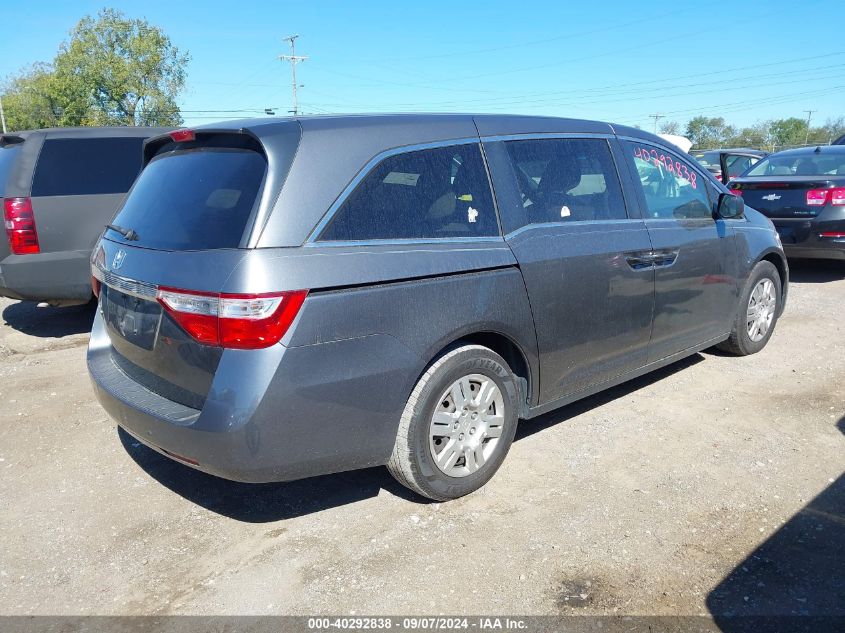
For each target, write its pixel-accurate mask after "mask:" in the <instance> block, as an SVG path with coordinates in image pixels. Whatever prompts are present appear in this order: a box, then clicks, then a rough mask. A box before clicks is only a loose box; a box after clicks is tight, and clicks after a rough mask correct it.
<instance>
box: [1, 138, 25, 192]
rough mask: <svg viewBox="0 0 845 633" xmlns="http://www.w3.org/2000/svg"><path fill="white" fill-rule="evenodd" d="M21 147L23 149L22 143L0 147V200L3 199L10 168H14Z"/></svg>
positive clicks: (10, 171)
mask: <svg viewBox="0 0 845 633" xmlns="http://www.w3.org/2000/svg"><path fill="white" fill-rule="evenodd" d="M21 147H23V143H16V144H15V145H6V146H5V147H0V198H2V197H3V192H4V191H5V189H6V181H7V180H9V176H10V175H11V173H12V167H14V166H15V159H16V158H17V157H18V156H20V155H21Z"/></svg>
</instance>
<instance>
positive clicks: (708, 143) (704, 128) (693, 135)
mask: <svg viewBox="0 0 845 633" xmlns="http://www.w3.org/2000/svg"><path fill="white" fill-rule="evenodd" d="M735 134H736V129H735V128H734V127H732V126H730V125H727V124H726V123H725V119H723V118H722V117H709V118H708V117H706V116H697V117H695V118H693V119H690V121H689V122H688V123H687V129H686V137H687V138H688V139H689V140H691V141H692V145H693V147H699V148H716V147H720V146H723V145H724V144H725V142H726V141H727V139H729V138H730V137H732V136H734V135H735Z"/></svg>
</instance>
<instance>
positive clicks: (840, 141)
mask: <svg viewBox="0 0 845 633" xmlns="http://www.w3.org/2000/svg"><path fill="white" fill-rule="evenodd" d="M831 145H845V134H843V135H842V136H840V137H839V138H838V139H836V140H835V141H833V143H831Z"/></svg>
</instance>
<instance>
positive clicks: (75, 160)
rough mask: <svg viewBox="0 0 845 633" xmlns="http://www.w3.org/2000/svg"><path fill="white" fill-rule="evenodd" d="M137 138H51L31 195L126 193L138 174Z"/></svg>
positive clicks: (139, 166)
mask: <svg viewBox="0 0 845 633" xmlns="http://www.w3.org/2000/svg"><path fill="white" fill-rule="evenodd" d="M143 143H144V139H143V138H141V137H113V138H53V139H47V140H46V141H44V147H42V148H41V154H40V155H39V156H38V163H37V164H36V166H35V175H34V176H33V177H32V196H33V197H38V196H86V195H88V196H90V195H97V194H104V193H126V192H127V191H129V187H131V186H132V181H134V180H135V176H137V175H138V172H139V171H141V146H142V145H143Z"/></svg>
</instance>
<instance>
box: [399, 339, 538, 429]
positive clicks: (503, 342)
mask: <svg viewBox="0 0 845 633" xmlns="http://www.w3.org/2000/svg"><path fill="white" fill-rule="evenodd" d="M461 345H481V346H483V347H486V348H488V349H490V350H492V351H494V352H496V353H497V354H498V355H499V356H501V357H502V358H503V359H504V360H505V362H506V363H507V364H508V367H510V369H511V371H512V372H513V374H514V376H516V379H517V384H518V386H519V390H520V402H519V411H518V415H519V417H520V418H523V417H525V415H526V414H527V412H528V409H529V407H530V404H531V402H532V401H533V398H534V389H535V388H536V386H537V383H538V376H537V374H538V373H539V372H538V368H537V367H536V366H535V365H532V363H531V362H530V361H529V357H528V355H527V354H526V353H525V350H523V349H522V347H521V346H520V345H519V344H518V343H517V342H516V341H515V340H513V338H512V337H510V336H508V335H507V334H504V333H502V332H499V331H495V330H478V331H474V332H466V333H462V334H460V335H456V336H454V337H453V338H452V339H451V340H450V341H449V342H448V343H446V344H444V345H442V346H441V347H440V348H439V349H438V350H437V351H436V352H435V353H433V354H431V355H430V358H429V359H428V361H427V362H426V364H425V367H424V368H423V369H422V371H421V372H420V375H419V376H418V377H417V380H419V378H420V377H421V376H422V375H423V374H424V373H425V372H426V371H427V370H428V368H429V367H430V366H431V365H432V364H433V363H434V362H435V361H436V360H437V359H438V358H440V357H441V356H442V355H443V354H445V353H447V352H448V351H449V350H452V349H455V348H456V347H460V346H461ZM415 382H416V381H415Z"/></svg>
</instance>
